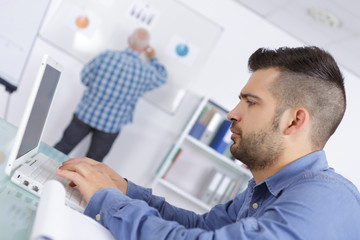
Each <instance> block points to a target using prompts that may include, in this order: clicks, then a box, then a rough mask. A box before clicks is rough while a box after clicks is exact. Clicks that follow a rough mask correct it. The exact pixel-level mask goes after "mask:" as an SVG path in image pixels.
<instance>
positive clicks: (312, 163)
mask: <svg viewBox="0 0 360 240" xmlns="http://www.w3.org/2000/svg"><path fill="white" fill-rule="evenodd" d="M327 168H329V167H328V163H327V160H326V156H325V152H324V151H323V150H321V151H316V152H313V153H310V154H308V155H306V156H304V157H302V158H299V159H298V160H296V161H294V162H292V163H290V164H289V165H287V166H286V167H284V168H283V169H281V170H280V171H278V172H277V173H275V174H274V175H272V176H270V177H268V178H267V179H265V180H264V181H263V182H261V183H259V184H258V185H262V184H263V183H265V184H266V186H267V188H268V189H269V192H270V193H271V194H272V195H274V196H277V195H278V194H279V193H280V192H281V191H282V190H283V189H284V188H285V187H287V186H288V185H289V184H290V183H291V182H292V181H293V179H294V178H295V177H298V176H299V175H300V174H304V173H305V171H308V170H312V171H314V170H315V171H321V170H324V169H327ZM251 181H254V179H252V180H251ZM251 185H253V186H254V185H255V181H254V182H253V183H252V184H251Z"/></svg>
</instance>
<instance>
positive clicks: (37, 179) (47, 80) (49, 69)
mask: <svg viewBox="0 0 360 240" xmlns="http://www.w3.org/2000/svg"><path fill="white" fill-rule="evenodd" d="M62 70H63V68H62V66H61V65H60V64H59V63H57V62H56V61H54V60H53V59H52V58H51V57H49V56H48V55H45V56H44V57H43V59H42V62H41V65H40V69H39V71H38V74H37V77H36V79H35V81H34V84H33V88H32V90H31V92H30V96H29V98H28V102H27V104H26V107H25V111H24V113H23V117H22V119H21V122H20V125H19V128H18V130H17V133H16V136H15V140H14V144H13V147H12V148H11V151H10V154H9V157H8V161H7V164H6V167H5V173H6V174H7V175H9V176H11V181H12V182H14V183H15V184H17V185H19V186H21V187H22V188H24V189H26V190H27V191H29V192H31V193H33V194H35V195H38V196H40V195H41V192H42V190H43V185H44V184H45V182H46V181H48V180H50V179H55V180H58V181H60V182H61V183H63V185H64V187H65V189H66V191H67V201H66V204H67V205H69V206H70V207H72V208H74V209H76V210H78V211H83V210H84V208H85V202H84V200H83V199H82V198H81V194H80V192H79V190H78V189H77V188H71V187H70V186H69V184H68V183H69V181H68V180H66V179H64V178H61V177H59V176H57V175H56V173H55V172H56V169H58V168H59V166H60V165H61V164H60V163H58V162H57V161H55V160H54V159H51V158H49V157H47V156H46V155H44V154H42V153H38V150H39V146H40V140H41V136H42V133H43V130H44V127H45V123H46V120H47V117H48V113H49V111H50V107H51V104H52V101H53V98H54V95H55V91H56V87H57V84H58V82H59V79H60V75H61V72H62Z"/></svg>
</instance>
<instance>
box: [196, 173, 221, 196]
mask: <svg viewBox="0 0 360 240" xmlns="http://www.w3.org/2000/svg"><path fill="white" fill-rule="evenodd" d="M223 177H224V174H222V173H221V172H219V171H217V170H216V169H214V168H213V169H211V172H210V174H209V181H206V182H210V184H209V185H207V186H204V191H203V192H202V194H201V196H200V200H202V201H203V202H205V203H210V201H211V199H212V198H213V196H214V194H215V192H216V189H217V188H218V187H219V184H220V182H221V180H222V179H223Z"/></svg>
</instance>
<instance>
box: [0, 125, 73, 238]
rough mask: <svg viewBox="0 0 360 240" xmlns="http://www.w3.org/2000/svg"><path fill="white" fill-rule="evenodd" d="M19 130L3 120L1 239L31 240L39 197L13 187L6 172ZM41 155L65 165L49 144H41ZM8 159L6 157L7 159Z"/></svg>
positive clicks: (0, 131)
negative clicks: (8, 158) (8, 157)
mask: <svg viewBox="0 0 360 240" xmlns="http://www.w3.org/2000/svg"><path fill="white" fill-rule="evenodd" d="M15 134H16V127H15V126H13V125H11V124H10V123H8V122H6V121H5V120H3V119H0V206H1V207H0V239H2V240H8V239H14V240H22V239H29V238H30V234H31V229H32V224H33V221H34V218H35V214H36V208H37V206H38V203H39V197H37V196H35V195H33V194H31V193H29V192H27V191H25V190H24V189H22V188H21V187H18V186H17V185H15V184H13V183H12V182H11V180H10V176H7V175H6V174H5V172H4V169H5V165H6V162H7V159H6V156H8V155H9V151H10V149H11V147H12V143H13V140H14V137H15ZM39 152H42V153H44V154H46V155H48V156H49V157H51V158H53V159H55V160H57V161H59V162H63V161H65V160H67V159H68V157H67V156H66V155H64V154H63V153H61V152H59V151H57V150H56V149H54V148H52V147H50V146H49V145H47V144H45V143H41V144H40V148H39ZM4 156H5V157H4Z"/></svg>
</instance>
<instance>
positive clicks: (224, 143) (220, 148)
mask: <svg viewBox="0 0 360 240" xmlns="http://www.w3.org/2000/svg"><path fill="white" fill-rule="evenodd" d="M230 126H231V121H229V120H227V119H225V120H224V121H223V122H222V123H221V125H220V126H219V129H218V130H217V132H216V134H215V136H214V138H213V139H212V141H211V143H210V147H212V148H213V149H214V150H216V151H217V152H219V153H221V154H223V153H224V152H225V150H226V149H227V147H228V146H229V145H230V143H231V131H230Z"/></svg>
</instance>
